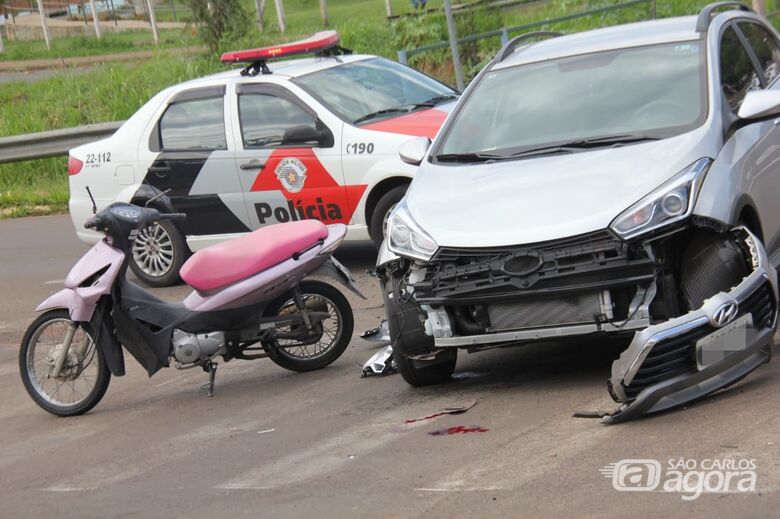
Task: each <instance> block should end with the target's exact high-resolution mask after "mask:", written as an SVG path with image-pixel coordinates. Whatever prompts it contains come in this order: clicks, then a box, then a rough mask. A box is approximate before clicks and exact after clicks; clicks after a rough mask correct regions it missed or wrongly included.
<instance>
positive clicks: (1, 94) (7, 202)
mask: <svg viewBox="0 0 780 519" xmlns="http://www.w3.org/2000/svg"><path fill="white" fill-rule="evenodd" d="M439 1H440V0H435V2H437V3H438V2H439ZM393 2H394V3H393V5H394V12H403V10H411V8H410V6H409V4H408V3H406V2H402V1H400V0H393ZM614 3H617V2H616V0H612V1H610V0H563V1H553V2H548V3H534V4H528V5H526V6H523V7H522V8H516V9H512V10H508V11H500V10H491V11H488V10H477V11H472V12H471V13H469V14H462V15H459V16H458V30H459V34H461V35H466V34H473V33H478V32H483V31H488V30H491V29H496V28H500V27H505V26H512V25H519V24H524V23H531V22H533V21H537V20H545V19H549V18H553V17H557V16H561V15H563V14H571V13H574V12H579V11H583V10H586V9H589V8H593V7H597V6H601V5H610V4H614ZM706 3H708V2H706V1H696V0H659V1H658V3H657V13H658V16H659V17H666V16H676V15H681V14H693V13H696V12H697V11H698V10H699V8H700V7H701V6H702V5H704V4H706ZM329 4H331V5H330V12H331V21H332V23H331V26H332V27H334V28H336V29H338V30H339V32H340V33H341V36H342V43H343V44H344V45H345V46H348V47H351V48H353V49H355V50H356V51H359V52H365V53H371V54H378V55H382V56H386V57H389V58H393V59H395V58H396V56H397V51H398V50H399V49H401V48H412V47H419V46H421V45H425V44H427V43H432V42H437V41H442V40H444V39H446V26H445V24H444V19H443V16H442V15H440V14H429V15H425V16H415V17H408V18H402V19H400V20H398V21H394V22H392V23H388V22H387V21H386V20H385V18H384V2H381V1H379V0H373V1H367V0H351V1H350V0H345V1H344V2H336V1H335V0H331V1H330V2H329ZM428 5H429V6H431V5H437V4H436V3H433V2H429V4H428ZM318 6H319V2H318V0H287V1H286V2H285V7H286V9H287V14H288V16H287V19H288V27H289V28H288V32H287V33H286V34H285V35H284V36H280V35H279V33H278V32H277V31H276V30H275V29H273V28H272V27H273V25H272V23H271V22H272V21H273V20H274V18H273V17H275V14H273V2H272V1H270V0H269V1H268V7H269V9H270V12H268V13H267V14H266V20H267V22H268V30H267V31H266V32H264V33H263V34H260V33H258V32H256V27H255V29H254V30H253V32H252V33H251V34H249V35H247V36H246V37H244V38H243V39H242V40H240V41H233V42H228V43H226V44H225V46H226V48H250V47H252V46H261V45H266V44H270V43H272V42H278V41H280V40H287V39H296V38H299V37H300V36H301V35H307V34H310V33H311V32H313V31H315V30H317V29H318V28H319V7H318ZM647 18H648V8H647V7H646V6H638V7H633V8H630V9H625V10H621V11H613V12H609V13H604V14H601V15H597V16H592V17H588V18H582V19H578V20H573V21H568V22H565V23H561V24H556V25H554V26H549V27H546V28H547V29H555V30H560V31H563V32H575V31H581V30H586V29H590V28H594V27H601V26H607V25H614V24H617V23H626V22H630V21H636V20H642V19H647ZM775 20H776V19H775ZM127 38H128V39H127V40H126V41H125V40H121V44H122V45H124V44H128V42H132V41H133V40H132V38H130V37H127ZM187 38H191V36H187ZM188 41H189V40H188ZM93 43H94V42H93ZM62 45H64V46H65V47H64V48H69V47H68V46H70V45H76V44H75V43H65V42H63V43H62ZM117 45H120V43H117ZM130 45H135V43H130ZM174 46H175V45H174ZM499 46H500V41H499V39H498V38H494V39H491V40H484V41H482V42H479V43H476V44H470V45H464V46H462V48H461V54H462V57H463V60H464V62H465V66H466V70H467V72H468V73H469V75H473V74H475V73H476V72H477V71H478V70H479V69H480V68H481V66H482V65H483V64H484V63H485V62H486V61H487V60H488V59H489V58H490V57H491V56H492V55H493V54H494V53H495V51H496V50H497V49H498V48H499ZM110 52H115V51H114V50H112V51H110ZM411 63H412V65H414V66H416V67H418V68H421V69H423V70H425V71H426V72H428V73H431V74H433V75H435V76H438V77H439V78H441V79H443V80H445V81H449V82H452V80H453V72H452V64H451V62H450V59H449V53H448V51H447V50H442V51H434V52H430V53H426V54H424V55H421V56H417V57H415V58H414V59H413V60H412V61H411ZM223 69H224V67H223V65H221V64H220V63H219V62H218V60H217V59H216V56H201V57H175V56H171V55H168V54H167V53H166V52H165V51H161V52H160V53H159V55H158V56H157V57H156V58H155V59H152V60H149V61H146V62H143V63H135V64H121V63H116V64H105V65H99V66H96V67H94V70H93V71H91V72H90V73H87V74H80V75H73V74H70V73H68V72H67V71H65V72H63V73H60V74H57V75H56V76H54V77H52V78H50V79H46V80H42V81H39V82H36V83H32V84H24V85H22V84H20V83H10V84H5V85H0V136H6V135H14V134H20V133H30V132H37V131H44V130H50V129H55V128H67V127H72V126H78V125H82V124H88V123H97V122H106V121H115V120H120V119H125V118H127V117H129V116H130V115H132V114H133V113H134V112H135V111H136V110H137V109H138V108H139V107H140V106H141V105H142V104H143V103H144V102H146V100H148V99H149V98H150V97H151V96H152V95H154V94H155V93H156V92H158V91H159V90H160V89H162V88H164V87H166V86H168V85H172V84H175V83H178V82H180V81H183V80H186V79H190V78H194V77H198V76H202V75H204V74H207V73H211V72H214V71H219V70H223ZM65 171H66V161H65V159H64V158H62V159H60V158H58V159H47V160H40V161H32V162H23V163H16V164H0V218H1V217H8V216H19V215H24V214H41V213H46V212H52V211H61V210H63V209H64V208H65V207H66V202H67V175H66V173H65Z"/></svg>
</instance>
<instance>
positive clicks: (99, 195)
mask: <svg viewBox="0 0 780 519" xmlns="http://www.w3.org/2000/svg"><path fill="white" fill-rule="evenodd" d="M299 54H313V55H314V56H312V57H304V58H299V59H295V60H287V61H277V60H279V59H281V58H285V57H288V56H292V55H299ZM222 61H223V62H224V63H242V64H244V65H245V66H244V68H242V69H233V70H230V71H228V72H224V73H219V74H215V75H212V76H208V77H204V78H200V79H196V80H193V81H188V82H185V83H181V84H179V85H176V86H173V87H170V88H168V89H166V90H164V91H162V92H160V93H159V94H157V95H156V96H154V97H153V98H152V99H151V100H150V101H149V102H148V103H146V104H145V105H144V106H143V107H142V108H141V109H140V110H138V111H137V112H136V113H135V114H134V115H133V116H132V117H131V118H130V119H129V120H128V121H127V122H125V124H124V125H122V127H121V128H120V129H119V130H118V131H117V132H116V133H115V134H114V135H113V136H111V137H109V138H107V139H104V140H101V141H97V142H94V143H91V144H87V145H84V146H80V147H77V148H74V149H72V150H71V151H70V157H69V162H68V173H69V175H70V176H69V179H70V214H71V217H72V219H73V224H74V225H75V227H76V232H77V233H78V235H79V237H80V238H81V239H82V240H83V241H85V242H88V243H94V242H96V241H97V240H99V239H100V235H99V234H97V233H95V232H92V231H89V230H86V229H84V225H83V224H84V222H85V220H86V219H87V218H88V217H89V215H91V214H92V200H91V197H94V199H95V201H96V203H97V206H98V208H100V207H104V206H107V205H109V204H111V203H113V202H116V201H122V202H133V203H146V202H147V201H149V200H151V205H155V204H160V203H162V201H163V200H165V199H166V197H167V198H168V199H170V203H171V204H172V205H173V207H174V209H175V210H176V211H178V212H183V213H186V214H187V220H186V221H185V222H182V223H176V224H174V223H171V222H160V223H159V224H158V225H155V226H153V227H149V228H147V229H145V230H143V231H141V232H139V234H138V236H137V237H136V239H135V241H134V245H133V258H132V261H131V268H132V270H133V272H134V273H135V274H136V275H137V276H138V277H139V278H140V279H141V280H143V281H144V282H146V283H147V284H149V285H153V286H166V285H170V284H173V283H175V282H177V281H178V279H179V277H178V271H179V267H181V265H182V264H183V263H184V261H185V260H186V258H187V256H188V255H189V254H190V253H191V252H194V251H197V250H199V249H201V248H203V247H205V246H207V245H211V244H214V243H218V242H220V241H223V240H226V239H229V238H232V237H235V236H237V235H240V234H242V233H246V232H249V231H252V230H254V229H257V228H259V227H261V226H263V225H268V224H273V223H280V222H289V221H295V220H303V219H312V218H313V219H317V220H321V221H322V222H324V223H326V224H332V223H344V224H348V225H349V233H348V239H352V240H365V239H369V238H370V239H372V240H373V241H374V242H375V243H376V244H380V243H381V242H382V239H383V234H384V227H385V222H386V218H387V215H388V213H389V211H390V209H391V208H392V207H393V206H394V205H395V204H396V203H397V202H398V201H399V200H400V199H401V198H402V197H403V195H404V193H405V191H406V187H407V185H408V184H409V182H410V180H411V177H412V175H413V174H414V171H415V169H416V168H415V167H413V166H410V165H408V164H405V163H403V162H402V161H401V160H400V159H399V157H398V147H399V145H400V144H402V143H403V142H405V141H407V140H408V139H410V138H411V137H419V136H425V137H431V138H432V137H433V136H434V135H435V134H436V133H437V131H438V129H439V127H440V126H441V124H442V123H443V121H444V119H445V117H446V116H447V113H448V112H449V110H450V108H451V107H452V106H453V104H454V101H455V100H456V98H457V95H458V93H457V91H455V90H453V89H452V88H450V87H449V86H447V85H445V84H443V83H440V82H439V81H437V80H435V79H433V78H431V77H429V76H426V75H425V74H422V73H420V72H418V71H415V70H413V69H411V68H408V67H406V66H404V65H401V64H399V63H396V62H393V61H390V60H387V59H384V58H381V57H377V56H370V55H357V54H352V53H351V51H349V50H348V49H344V48H342V47H340V46H339V36H338V34H337V33H336V32H335V31H324V32H321V33H317V34H315V35H314V36H312V37H311V38H308V39H306V40H301V41H297V42H293V43H289V44H285V45H279V46H274V47H265V48H261V49H254V50H248V51H238V52H229V53H226V54H224V55H223V56H222ZM86 188H89V193H88V191H87V189H86ZM90 193H91V195H90ZM162 193H165V197H161V196H160V195H161V194H162ZM155 197H158V198H155Z"/></svg>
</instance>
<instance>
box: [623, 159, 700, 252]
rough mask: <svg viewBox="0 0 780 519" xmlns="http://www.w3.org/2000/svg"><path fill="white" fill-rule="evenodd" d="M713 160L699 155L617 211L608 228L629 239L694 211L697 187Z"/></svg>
mask: <svg viewBox="0 0 780 519" xmlns="http://www.w3.org/2000/svg"><path fill="white" fill-rule="evenodd" d="M710 164H712V160H711V159H708V158H703V159H699V160H697V161H696V162H694V163H693V164H691V165H690V166H688V167H687V168H685V169H684V170H682V171H681V172H679V173H678V174H677V175H675V176H674V177H672V178H671V179H669V180H668V181H667V182H666V183H664V184H663V185H662V186H661V187H659V188H658V189H656V190H655V191H653V192H652V193H650V194H649V195H647V196H646V197H644V198H643V199H641V200H640V201H638V202H637V203H635V204H634V205H632V206H631V207H629V208H628V209H626V210H625V211H623V212H622V213H620V215H619V216H618V217H617V218H615V219H614V220H613V221H612V223H611V224H610V228H611V229H612V230H613V231H615V232H616V233H617V234H618V235H619V236H620V237H621V238H624V239H628V238H633V237H635V236H638V235H640V234H644V233H646V232H650V231H654V230H656V229H659V228H661V227H665V226H667V225H671V224H673V223H676V222H679V221H681V220H684V219H685V218H687V217H688V216H690V214H691V213H692V212H693V207H694V206H695V205H696V197H697V196H698V195H699V188H700V187H701V184H702V182H703V181H704V176H705V175H706V174H707V170H708V169H709V167H710Z"/></svg>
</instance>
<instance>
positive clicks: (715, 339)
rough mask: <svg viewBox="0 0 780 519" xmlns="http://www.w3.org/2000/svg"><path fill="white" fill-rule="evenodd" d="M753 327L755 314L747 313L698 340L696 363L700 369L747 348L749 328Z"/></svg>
mask: <svg viewBox="0 0 780 519" xmlns="http://www.w3.org/2000/svg"><path fill="white" fill-rule="evenodd" d="M752 327H753V315H752V314H745V315H743V316H742V317H739V318H737V319H735V320H734V322H732V323H730V324H728V325H726V326H724V327H723V328H721V329H719V330H716V331H714V332H712V333H711V334H709V335H707V336H706V337H703V338H701V339H699V340H698V341H696V365H697V366H698V368H699V370H702V369H704V368H707V367H709V366H712V365H713V364H717V363H718V362H720V361H722V360H724V359H725V358H726V357H728V356H729V355H732V354H734V353H737V352H739V351H744V350H745V349H747V347H748V344H747V342H748V328H752Z"/></svg>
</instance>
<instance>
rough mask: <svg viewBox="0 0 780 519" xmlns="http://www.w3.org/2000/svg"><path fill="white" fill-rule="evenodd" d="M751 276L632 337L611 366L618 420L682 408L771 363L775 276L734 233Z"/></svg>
mask: <svg viewBox="0 0 780 519" xmlns="http://www.w3.org/2000/svg"><path fill="white" fill-rule="evenodd" d="M735 232H738V233H740V234H741V235H742V240H743V242H744V244H745V245H746V248H747V250H748V251H749V252H750V255H751V258H750V260H751V263H752V265H751V266H752V269H753V270H752V272H750V274H749V275H748V276H747V277H745V278H744V279H743V280H742V281H741V282H740V283H739V284H738V285H737V286H735V287H734V288H732V289H731V290H730V291H729V292H728V293H726V292H720V293H718V294H715V295H714V296H712V297H710V298H709V299H707V300H706V301H705V302H704V304H703V305H702V307H701V308H699V309H697V310H693V311H691V312H688V313H687V314H684V315H681V316H680V317H676V318H673V319H670V320H668V321H666V322H664V323H661V324H656V325H653V326H649V327H648V328H645V329H644V330H642V331H638V332H636V334H635V335H634V339H633V340H632V341H631V344H630V345H629V347H628V349H626V350H625V351H624V352H623V354H622V355H621V356H620V358H618V359H617V360H616V361H615V362H614V363H613V365H612V376H611V378H610V380H609V382H608V386H609V392H610V395H611V396H612V398H613V399H615V401H617V402H619V403H621V406H620V407H619V408H618V409H616V410H615V411H613V412H611V413H609V414H607V415H605V416H603V417H602V422H603V423H617V422H622V421H625V420H630V419H632V418H637V417H639V416H643V415H647V414H654V413H658V412H662V411H666V410H669V409H672V408H675V407H679V406H682V405H684V404H686V403H689V402H692V401H693V400H697V399H699V398H702V397H704V396H706V395H708V394H710V393H712V392H714V391H717V390H719V389H722V388H725V387H727V386H729V385H731V384H733V383H735V382H737V381H739V380H740V379H741V378H743V377H744V376H745V375H747V374H748V373H750V372H751V371H753V370H754V369H756V368H757V367H758V366H759V365H761V364H762V363H764V362H767V361H769V359H770V357H771V347H772V342H773V336H774V331H775V327H776V325H777V301H778V292H777V273H776V271H775V269H774V267H773V266H772V265H771V264H770V263H769V259H768V257H767V254H766V252H765V250H764V247H763V246H762V244H761V242H760V241H758V240H757V239H756V237H755V236H754V235H753V234H751V233H750V232H749V231H748V230H747V229H744V228H738V229H735Z"/></svg>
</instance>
